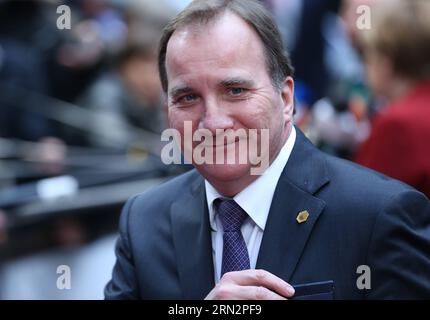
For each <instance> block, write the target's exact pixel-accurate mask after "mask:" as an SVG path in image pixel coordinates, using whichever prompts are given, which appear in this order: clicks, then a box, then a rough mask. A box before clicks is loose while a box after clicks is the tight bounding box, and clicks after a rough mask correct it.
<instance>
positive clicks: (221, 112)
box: [199, 100, 234, 135]
mask: <svg viewBox="0 0 430 320" xmlns="http://www.w3.org/2000/svg"><path fill="white" fill-rule="evenodd" d="M199 127H200V128H204V129H208V130H210V131H211V132H212V133H213V134H214V135H216V130H217V129H223V130H226V129H233V127H234V121H233V118H232V117H231V115H230V114H229V112H228V110H227V109H226V108H223V106H222V104H221V103H220V102H217V101H216V100H211V101H207V102H206V103H205V112H204V115H203V118H202V119H201V122H200V126H199Z"/></svg>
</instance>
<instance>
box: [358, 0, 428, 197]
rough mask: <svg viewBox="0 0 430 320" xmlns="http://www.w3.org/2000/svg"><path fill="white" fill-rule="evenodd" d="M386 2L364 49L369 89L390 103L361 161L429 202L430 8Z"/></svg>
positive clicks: (412, 1)
mask: <svg viewBox="0 0 430 320" xmlns="http://www.w3.org/2000/svg"><path fill="white" fill-rule="evenodd" d="M384 2H385V1H382V2H381V3H378V5H380V6H376V7H375V8H374V11H373V20H372V23H373V26H372V28H371V30H369V31H366V34H365V36H364V37H363V40H364V41H363V43H364V47H365V63H366V69H367V74H368V80H369V85H370V87H371V89H372V91H373V92H374V94H375V95H376V96H379V97H381V98H383V99H385V100H386V101H387V102H388V103H387V104H386V106H384V108H383V109H382V110H381V112H380V113H379V114H377V115H376V116H375V117H374V119H373V123H372V130H371V133H370V136H369V138H368V139H367V141H365V142H364V143H363V144H362V146H361V147H360V149H359V150H358V153H357V156H356V161H357V162H358V163H360V164H362V165H364V166H367V167H369V168H372V169H374V170H376V171H379V172H382V173H384V174H386V175H388V176H390V177H393V178H396V179H398V180H401V181H403V182H405V183H407V184H409V185H411V186H413V187H415V188H416V189H418V190H419V191H421V192H423V193H424V194H426V195H427V197H429V198H430V19H429V18H430V2H428V1H423V0H395V1H390V2H389V4H390V5H389V6H384ZM381 7H382V9H381Z"/></svg>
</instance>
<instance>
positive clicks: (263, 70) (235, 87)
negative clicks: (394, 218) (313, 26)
mask: <svg viewBox="0 0 430 320" xmlns="http://www.w3.org/2000/svg"><path fill="white" fill-rule="evenodd" d="M166 71H167V79H168V84H169V85H168V117H169V123H170V126H171V127H172V128H174V129H177V130H178V131H179V132H180V133H181V135H182V137H183V136H184V123H185V121H191V123H192V132H195V131H196V130H200V129H208V130H210V132H211V133H212V134H213V136H214V140H215V137H216V134H217V132H216V130H217V129H222V130H227V129H233V130H238V129H245V130H247V131H249V129H269V154H268V157H269V159H270V162H271V161H272V160H273V159H274V158H275V157H276V155H277V154H278V152H279V150H280V148H281V147H282V146H283V144H284V143H285V141H286V139H287V138H288V135H289V133H290V131H291V126H292V111H293V86H294V84H293V80H292V79H291V78H290V77H288V78H287V79H286V80H285V82H284V84H283V87H282V89H281V90H277V89H275V88H274V87H273V85H272V81H271V77H270V75H269V73H268V71H267V65H266V60H265V56H264V48H263V44H262V43H261V40H260V38H259V37H258V35H257V33H256V32H255V31H254V30H253V29H252V27H250V26H249V25H248V24H247V23H246V22H245V21H244V20H242V19H241V18H239V17H238V16H236V15H234V14H232V13H229V12H227V13H225V14H223V15H222V16H220V17H219V18H217V19H216V20H214V21H212V22H209V23H208V24H207V25H204V26H201V25H198V26H197V25H195V26H194V25H191V26H187V27H185V28H183V29H180V30H177V31H175V33H174V34H173V35H172V37H171V39H170V41H169V43H168V46H167V54H166ZM240 139H246V140H249V138H248V137H242V138H240ZM240 139H239V140H240ZM257 140H260V139H257ZM240 142H241V141H236V142H233V143H234V144H235V150H236V160H237V159H238V154H237V153H238V152H239V148H238V147H237V145H238V144H239V143H240ZM248 142H249V143H251V142H250V141H248ZM199 143H200V142H194V146H196V144H199ZM233 143H230V144H222V145H215V142H214V145H213V146H212V147H213V149H214V153H217V152H219V151H220V148H224V150H225V152H228V150H229V148H231V147H232V145H233ZM183 147H184V145H182V148H183ZM237 162H238V161H236V163H235V164H199V165H196V164H195V166H196V168H197V169H198V170H199V172H200V173H201V174H202V175H203V176H204V177H205V178H206V179H208V181H209V182H211V183H212V184H214V186H215V187H217V186H218V187H219V186H223V185H226V184H228V183H231V182H233V183H236V184H243V185H242V186H239V187H238V188H236V189H237V190H236V191H237V192H239V191H240V189H242V188H243V187H246V185H247V184H249V183H250V182H251V181H252V180H254V179H255V177H254V178H251V177H250V167H251V164H250V163H249V162H248V163H245V164H243V163H242V164H239V163H237ZM227 193H230V192H227Z"/></svg>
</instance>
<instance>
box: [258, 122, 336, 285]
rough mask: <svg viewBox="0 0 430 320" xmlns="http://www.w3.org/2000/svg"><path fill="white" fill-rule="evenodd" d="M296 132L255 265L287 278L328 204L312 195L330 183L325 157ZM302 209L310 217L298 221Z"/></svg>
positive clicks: (288, 278) (290, 275)
mask: <svg viewBox="0 0 430 320" xmlns="http://www.w3.org/2000/svg"><path fill="white" fill-rule="evenodd" d="M296 131H297V139H296V143H295V146H294V148H293V151H292V153H291V156H290V159H289V160H288V163H287V165H286V166H285V168H284V171H283V173H282V175H281V177H280V179H279V182H278V185H277V187H276V191H275V194H274V197H273V201H272V206H271V208H270V212H269V216H268V220H267V223H266V227H265V229H264V236H263V240H262V243H261V247H260V253H259V256H258V259H257V266H256V267H257V268H261V269H265V270H267V271H269V272H272V273H273V274H275V275H277V276H279V277H281V278H283V279H284V280H286V281H289V280H290V279H291V277H292V275H293V273H294V270H295V268H296V266H297V263H298V262H299V260H300V257H301V255H302V252H303V250H304V248H305V246H306V242H307V240H308V238H309V236H310V235H311V232H312V229H313V228H314V226H315V223H316V222H317V220H318V218H319V216H320V214H321V213H322V211H323V209H324V206H325V203H324V201H322V200H320V199H318V198H316V197H314V195H313V194H315V193H316V192H317V191H318V190H320V189H321V188H322V187H323V186H324V185H326V184H327V183H328V182H329V179H328V177H327V172H326V167H325V160H324V158H323V157H322V156H321V154H320V152H319V151H317V150H316V149H315V147H314V146H313V145H312V144H311V143H310V142H309V141H308V140H307V139H306V138H305V137H304V135H303V134H302V133H301V132H300V131H299V130H298V129H296ZM303 210H307V211H308V213H309V217H308V219H307V220H306V221H304V222H302V223H299V222H298V221H297V220H296V218H297V215H298V213H299V212H301V211H303ZM274 252H276V253H275V254H274Z"/></svg>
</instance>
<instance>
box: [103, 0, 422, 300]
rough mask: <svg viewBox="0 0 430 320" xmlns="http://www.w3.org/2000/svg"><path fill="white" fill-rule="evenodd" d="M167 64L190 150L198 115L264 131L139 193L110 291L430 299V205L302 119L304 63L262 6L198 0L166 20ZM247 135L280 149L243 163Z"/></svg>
mask: <svg viewBox="0 0 430 320" xmlns="http://www.w3.org/2000/svg"><path fill="white" fill-rule="evenodd" d="M159 67H160V77H161V81H162V85H163V88H164V90H165V92H166V93H167V98H168V106H169V121H170V126H171V127H172V128H174V129H176V130H177V131H178V132H179V133H180V134H181V137H182V139H181V147H182V150H183V152H184V154H190V153H189V151H190V150H189V149H190V148H191V149H194V148H196V146H197V143H196V142H193V143H192V144H191V142H190V141H187V127H186V122H187V121H188V122H189V123H191V131H192V132H193V133H196V132H197V133H199V132H203V130H206V132H207V131H209V132H210V133H211V134H212V135H213V136H214V137H217V136H219V135H220V134H221V133H220V132H224V131H227V130H232V131H239V130H240V129H245V132H250V131H251V130H254V129H257V130H260V131H259V132H260V134H259V135H258V136H257V138H255V137H254V138H252V136H251V135H250V134H249V135H240V136H238V137H236V139H235V140H228V139H227V142H225V140H223V143H218V141H217V142H216V143H213V142H212V143H209V142H208V141H206V140H205V141H204V142H205V143H206V147H207V148H209V149H205V150H206V152H208V150H210V151H211V152H213V154H216V155H217V154H222V155H225V153H224V151H227V154H228V153H229V152H231V151H232V150H233V151H232V152H233V155H234V157H233V158H234V160H235V161H233V162H232V163H231V162H228V161H227V162H226V161H224V162H221V163H220V162H218V161H217V162H215V163H212V162H200V161H198V162H197V161H195V159H194V158H192V159H191V160H192V161H193V164H194V165H195V167H196V170H193V171H191V172H189V173H186V174H184V175H182V176H180V177H178V178H175V179H173V180H172V181H170V182H168V183H166V184H164V185H162V186H160V187H157V188H154V189H153V190H151V191H148V192H146V193H144V194H141V195H137V196H135V197H133V198H132V199H130V200H129V201H128V202H127V204H126V205H125V207H124V210H123V213H122V216H121V219H120V236H119V239H118V243H117V248H116V255H117V262H116V265H115V267H114V271H113V276H112V280H111V281H110V282H109V283H108V285H107V286H106V289H105V296H106V298H107V299H136V298H142V299H183V298H185V299H203V298H207V299H236V298H239V299H289V298H293V299H294V298H323V299H325V298H336V299H365V298H368V299H372V298H373V299H378V298H430V250H429V248H430V203H429V200H428V199H427V198H426V197H425V196H424V195H423V194H421V193H419V192H417V191H416V190H414V189H412V188H410V187H408V186H406V185H404V184H402V183H400V182H397V181H394V180H390V179H388V178H386V177H384V176H382V175H378V174H376V173H374V172H372V171H369V170H366V169H364V168H362V167H360V166H358V165H355V164H352V163H350V162H347V161H344V160H340V159H336V158H333V157H330V156H328V155H325V154H323V153H321V152H320V151H318V150H317V149H316V148H315V147H314V146H313V145H312V144H311V143H310V142H309V141H308V140H307V139H306V137H305V136H304V135H303V134H302V133H301V132H300V131H299V130H298V129H296V128H295V127H294V126H293V120H292V117H293V105H294V103H293V96H294V81H293V79H292V77H291V76H292V68H291V67H290V63H289V60H288V57H287V56H285V55H284V53H283V48H282V43H281V40H280V37H279V32H278V30H277V28H276V26H275V25H274V23H273V21H272V19H271V17H270V16H269V15H268V14H267V12H266V11H265V10H264V8H263V7H261V5H260V4H259V3H258V2H257V1H250V0H231V1H222V0H220V1H218V0H197V1H193V2H192V3H191V5H190V6H189V7H188V8H186V9H185V10H184V11H183V12H182V13H180V14H179V15H178V17H177V18H176V19H175V21H173V22H172V23H171V24H169V25H168V26H167V27H166V29H165V32H164V35H163V37H162V39H161V45H160V54H159ZM264 129H268V132H269V133H268V135H267V136H265V135H264V134H263V133H264ZM265 137H267V141H266V140H264V139H265ZM243 140H245V141H246V142H249V146H251V144H252V142H255V141H256V145H258V147H259V149H260V151H261V152H262V156H267V158H268V160H269V161H268V162H269V163H270V166H269V167H268V168H267V169H266V170H264V171H263V172H262V174H260V175H254V174H252V173H251V172H252V169H255V167H256V165H255V162H254V161H251V157H248V158H247V159H248V161H246V162H245V163H243V162H241V161H238V159H239V158H240V153H239V150H241V149H240V148H235V147H237V146H238V145H240V143H241V142H243ZM188 142H190V143H188ZM190 144H191V147H190ZM264 145H268V146H269V150H265V148H264ZM191 155H192V156H194V154H193V153H191ZM248 156H249V155H248ZM221 159H222V160H225V158H221ZM306 294H307V296H306Z"/></svg>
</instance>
